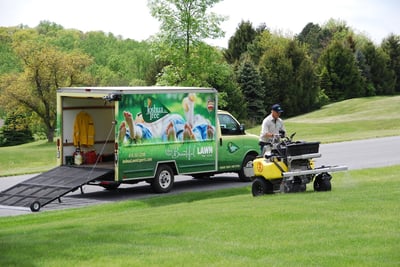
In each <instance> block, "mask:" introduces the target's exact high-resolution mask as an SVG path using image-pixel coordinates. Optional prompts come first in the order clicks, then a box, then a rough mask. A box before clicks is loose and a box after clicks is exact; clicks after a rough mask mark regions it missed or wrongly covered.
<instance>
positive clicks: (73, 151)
mask: <svg viewBox="0 0 400 267" xmlns="http://www.w3.org/2000/svg"><path fill="white" fill-rule="evenodd" d="M217 96H218V93H217V91H216V90H215V89H211V88H185V87H74V88H59V89H58V91H57V127H56V134H55V137H56V140H57V142H56V144H57V166H56V167H55V168H53V169H51V170H49V171H47V172H44V173H41V174H39V175H37V176H34V177H32V178H30V179H28V180H26V181H24V182H21V183H19V184H16V185H15V186H13V187H11V188H9V189H7V190H5V191H3V192H1V193H0V204H1V205H6V206H19V207H29V208H30V209H31V210H32V211H39V210H40V208H41V207H43V206H44V205H46V204H48V203H50V202H52V201H54V200H57V199H58V200H59V201H60V200H61V197H62V196H64V195H66V194H68V193H69V192H72V191H75V190H77V189H79V188H80V189H81V190H82V192H83V189H82V187H83V186H84V185H86V184H94V185H100V186H103V187H104V188H106V189H116V188H117V187H118V186H119V185H121V184H134V183H138V182H143V181H145V182H148V183H149V184H151V186H152V188H153V189H154V191H155V192H157V193H166V192H169V191H170V190H171V189H172V187H173V184H174V180H175V179H174V177H175V176H176V175H190V176H193V177H194V178H204V177H210V176H213V175H215V174H218V173H229V172H231V173H237V174H238V177H239V179H240V180H241V181H250V179H251V173H250V174H249V172H248V171H247V170H248V169H249V168H251V166H252V161H253V159H255V158H256V156H257V155H258V151H259V147H258V137H257V136H255V135H251V134H248V133H246V132H245V129H244V126H243V125H241V124H239V122H238V121H237V120H236V119H235V118H234V117H233V116H232V115H231V114H230V113H228V112H226V111H221V110H218V97H217ZM246 167H247V168H246Z"/></svg>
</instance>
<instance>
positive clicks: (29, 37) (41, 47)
mask: <svg viewBox="0 0 400 267" xmlns="http://www.w3.org/2000/svg"><path fill="white" fill-rule="evenodd" d="M13 48H14V51H15V53H16V55H17V56H18V57H19V58H20V60H21V62H22V65H23V69H24V71H23V72H21V73H8V74H4V75H2V76H1V77H0V87H1V88H2V94H1V95H0V103H1V104H2V105H3V106H4V107H7V108H9V109H12V108H13V107H15V106H22V107H23V108H25V109H26V110H27V111H31V112H34V113H36V114H37V115H38V117H39V118H40V119H41V120H42V122H43V123H44V125H45V127H46V135H47V139H48V141H49V142H52V141H53V137H54V129H55V121H56V89H57V88H59V87H67V86H74V85H76V86H78V85H87V84H91V78H90V76H89V75H87V73H86V72H85V69H86V67H87V66H89V65H90V64H91V62H92V61H91V59H90V58H89V57H88V56H87V55H85V54H82V53H80V52H76V51H74V52H71V53H66V52H61V51H59V50H58V49H57V48H55V47H54V46H51V45H48V44H47V42H46V38H44V37H42V36H39V35H38V34H37V32H36V31H35V30H23V31H19V32H17V33H15V35H14V36H13Z"/></svg>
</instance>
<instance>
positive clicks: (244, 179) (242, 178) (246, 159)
mask: <svg viewBox="0 0 400 267" xmlns="http://www.w3.org/2000/svg"><path fill="white" fill-rule="evenodd" d="M255 158H256V156H255V155H246V157H244V160H243V162H242V167H241V168H240V171H239V172H238V174H239V180H240V181H242V182H250V181H251V180H252V179H251V176H246V174H245V172H244V168H245V167H246V165H247V164H248V163H249V162H251V161H253V160H254V159H255Z"/></svg>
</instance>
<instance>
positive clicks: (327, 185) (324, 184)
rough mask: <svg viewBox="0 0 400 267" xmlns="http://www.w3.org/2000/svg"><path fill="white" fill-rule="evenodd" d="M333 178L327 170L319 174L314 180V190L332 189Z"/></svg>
mask: <svg viewBox="0 0 400 267" xmlns="http://www.w3.org/2000/svg"><path fill="white" fill-rule="evenodd" d="M331 179H332V176H331V175H330V174H329V173H327V172H324V173H320V174H318V175H317V177H315V180H314V191H318V192H320V191H331V190H332V185H331Z"/></svg>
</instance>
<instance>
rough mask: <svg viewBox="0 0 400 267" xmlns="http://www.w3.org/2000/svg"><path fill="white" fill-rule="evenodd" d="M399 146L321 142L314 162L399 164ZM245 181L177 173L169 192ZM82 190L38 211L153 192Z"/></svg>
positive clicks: (399, 142)
mask: <svg viewBox="0 0 400 267" xmlns="http://www.w3.org/2000/svg"><path fill="white" fill-rule="evenodd" d="M399 148H400V136H395V137H385V138H376V139H367V140H360V141H351V142H341V143H333V144H323V145H321V146H320V153H321V154H322V157H321V158H318V159H316V166H317V167H318V166H322V165H325V166H332V165H346V166H347V167H348V168H349V170H356V169H364V168H376V167H384V166H391V165H400V153H398V149H399ZM33 176H34V175H23V176H13V177H5V178H0V191H3V190H5V189H7V188H9V187H11V186H13V185H14V184H17V183H19V182H22V181H24V180H26V179H29V178H31V177H33ZM247 185H249V183H243V182H239V179H238V178H237V175H236V174H234V173H226V174H221V175H217V176H216V177H213V178H211V179H209V180H197V179H192V177H190V176H177V177H175V184H174V188H173V190H172V191H171V192H170V193H169V194H179V193H183V192H190V191H209V190H218V189H222V188H229V187H242V186H247ZM83 192H84V194H82V193H81V192H80V190H77V191H75V192H71V193H69V194H67V195H66V196H64V197H62V198H61V201H62V202H61V203H59V202H58V201H54V202H52V203H50V204H47V205H46V206H44V207H42V209H41V210H40V212H45V211H49V210H56V209H64V208H77V207H82V206H87V205H98V204H104V203H111V202H115V201H122V200H129V199H140V198H146V197H151V196H154V193H153V192H152V190H151V188H150V186H149V185H148V184H147V183H139V184H137V185H122V186H121V187H120V188H118V189H117V190H115V191H107V190H104V189H103V188H101V187H98V186H91V185H85V186H84V187H83ZM20 214H33V213H32V212H31V211H30V210H29V209H26V208H15V207H12V208H11V207H5V206H0V216H12V215H20Z"/></svg>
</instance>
